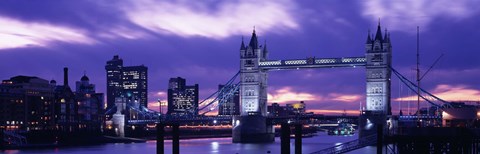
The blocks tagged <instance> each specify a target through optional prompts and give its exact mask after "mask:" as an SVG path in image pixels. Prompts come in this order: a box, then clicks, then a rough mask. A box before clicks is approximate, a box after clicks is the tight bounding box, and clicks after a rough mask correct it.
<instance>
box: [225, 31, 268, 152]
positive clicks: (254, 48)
mask: <svg viewBox="0 0 480 154" xmlns="http://www.w3.org/2000/svg"><path fill="white" fill-rule="evenodd" d="M267 55H268V52H267V46H266V44H264V46H263V48H262V47H261V46H259V44H258V38H257V35H256V33H255V29H254V30H253V33H252V37H251V38H250V42H249V43H248V45H245V44H244V42H243V38H242V44H241V46H240V116H236V117H234V118H233V132H232V133H233V142H237V143H238V142H241V143H252V142H273V141H274V129H273V126H272V125H267V123H266V116H267V75H268V74H267V70H264V69H261V68H260V67H259V63H260V61H265V60H266V59H267Z"/></svg>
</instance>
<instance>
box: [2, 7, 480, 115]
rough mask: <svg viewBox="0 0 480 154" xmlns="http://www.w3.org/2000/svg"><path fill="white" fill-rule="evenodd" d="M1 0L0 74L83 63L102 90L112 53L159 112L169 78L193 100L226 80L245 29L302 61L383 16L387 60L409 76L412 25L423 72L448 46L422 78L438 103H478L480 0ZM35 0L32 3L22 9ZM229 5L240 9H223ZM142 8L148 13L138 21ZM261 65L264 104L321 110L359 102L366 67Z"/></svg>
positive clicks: (336, 52) (332, 52) (399, 94)
mask: <svg viewBox="0 0 480 154" xmlns="http://www.w3.org/2000/svg"><path fill="white" fill-rule="evenodd" d="M0 3H3V4H2V5H0V7H1V8H2V9H0V23H1V24H2V25H4V26H1V27H0V32H1V33H0V36H2V37H0V38H1V39H0V61H1V62H0V70H2V73H1V74H0V79H9V78H10V77H13V76H17V75H27V76H38V77H40V78H44V79H47V80H50V79H52V78H53V79H55V80H57V81H60V80H61V79H62V73H61V69H62V68H63V67H69V68H70V73H71V76H75V77H80V76H82V75H83V73H84V71H86V72H87V74H88V76H89V77H90V82H91V83H93V84H95V85H96V88H97V91H98V92H101V93H106V80H105V76H106V75H105V70H104V65H105V61H107V60H109V59H111V57H112V56H113V55H117V54H118V55H119V56H120V57H123V59H124V60H125V61H124V62H125V65H127V66H131V65H142V64H144V65H145V66H147V67H148V68H149V71H150V73H149V77H148V78H149V81H148V83H149V85H148V87H149V95H148V98H149V103H150V105H149V106H150V107H151V108H152V109H157V108H158V106H156V103H157V99H161V100H162V101H166V100H167V94H166V93H167V89H168V79H169V78H171V77H177V76H180V77H183V78H186V79H188V80H189V82H190V83H198V84H199V85H200V87H201V88H200V91H201V92H200V100H202V99H203V98H205V97H206V96H207V95H209V94H211V93H213V92H215V91H216V90H217V88H218V87H217V86H218V84H224V82H227V80H228V79H229V78H230V77H231V76H233V75H235V73H236V72H237V71H238V68H239V63H238V59H239V56H238V47H239V46H240V43H241V40H242V37H243V38H244V39H245V41H246V42H248V38H249V37H250V34H251V32H252V29H253V26H255V29H256V31H257V35H259V42H261V43H262V44H263V42H264V41H265V40H266V42H267V44H268V48H269V56H270V58H269V59H300V58H306V57H317V58H330V57H351V56H364V54H365V53H364V44H365V40H366V38H367V33H368V31H369V30H370V31H371V33H374V31H375V30H376V26H377V24H378V22H380V23H381V25H382V28H388V31H389V32H390V33H391V37H392V45H393V53H392V54H393V67H394V68H396V69H397V70H399V71H400V72H401V73H403V74H404V75H406V76H408V77H413V75H414V72H413V70H412V69H413V68H414V66H415V50H416V27H417V26H420V54H421V57H420V58H421V59H420V64H421V69H422V74H423V73H424V72H425V71H426V70H427V69H428V68H429V67H430V65H431V64H432V63H433V62H434V61H435V59H436V58H437V57H438V56H440V55H441V54H442V53H444V54H445V55H444V56H443V57H442V59H440V61H439V62H438V63H437V65H436V66H434V68H433V70H432V71H431V72H430V73H429V74H428V75H426V77H425V79H424V80H423V82H422V86H423V87H425V89H426V90H428V91H430V92H432V93H433V94H437V95H439V96H440V97H441V98H444V99H446V100H451V101H454V100H473V101H480V81H479V80H478V79H476V78H478V76H479V75H480V68H478V66H479V64H480V62H478V61H477V60H476V59H477V58H478V57H479V56H480V55H479V53H478V52H476V51H478V50H479V49H480V44H478V43H476V41H478V40H480V31H479V30H477V28H476V27H478V26H480V20H478V19H479V14H480V11H478V9H475V8H474V6H478V3H479V2H472V1H459V2H457V3H455V4H452V5H445V3H448V2H447V1H438V2H432V4H431V5H429V4H426V3H424V2H414V1H409V2H404V3H400V2H398V4H397V3H392V4H381V3H380V2H378V1H369V2H354V3H349V4H347V5H344V4H343V3H338V2H326V3H323V4H320V3H317V2H314V1H307V2H302V3H300V2H295V1H288V0H286V1H278V2H272V1H264V2H258V4H257V5H256V6H255V7H258V8H259V9H254V10H249V9H247V8H253V7H254V5H253V3H247V2H240V1H238V2H237V1H235V2H219V3H217V2H213V1H207V2H154V1H148V0H144V1H140V2H138V3H134V5H128V4H130V3H133V2H130V1H127V2H116V3H113V4H106V3H103V2H54V3H56V5H54V6H50V5H49V2H38V3H25V5H15V4H14V3H11V4H9V2H0ZM152 4H159V5H152ZM160 4H161V5H160ZM212 4H213V5H212ZM35 5H39V7H36V9H33V10H29V9H26V8H28V7H33V6H35ZM395 5H397V6H398V5H400V6H405V7H406V8H405V9H403V8H399V7H395ZM59 6H63V7H62V8H60V7H59ZM232 6H240V7H238V8H235V9H233V10H229V9H228V8H230V7H232ZM449 6H451V7H449ZM410 7H411V8H410ZM87 8H88V9H91V10H92V11H85V9H87ZM175 8H180V9H178V10H176V9H175ZM261 8H263V9H261ZM47 10H50V11H47ZM165 10H167V11H165ZM168 10H170V11H172V12H168ZM345 10H350V11H345ZM248 11H252V12H248ZM79 12H80V13H79ZM404 12H411V13H412V14H408V13H404ZM249 13H252V14H262V15H255V16H253V15H249ZM59 14H61V15H59ZM117 14H119V15H117ZM419 14H422V15H423V16H418V15H419ZM149 15H157V17H155V19H157V20H154V21H146V20H145V19H148V18H146V16H149ZM172 17H176V18H172ZM252 17H255V18H258V19H251V18H252ZM182 18H184V19H185V20H178V19H182ZM378 18H380V21H378V20H379V19H378ZM157 21H158V22H157ZM217 21H218V22H217ZM173 25H175V26H173ZM195 25H196V26H195ZM383 30H384V29H382V32H383ZM12 66H14V67H12ZM269 74H270V76H269V78H268V80H269V82H268V85H269V88H268V99H269V100H268V102H269V104H271V103H273V102H276V103H281V104H285V103H293V102H299V101H305V103H306V104H307V105H308V107H309V109H315V111H317V112H319V113H328V112H334V113H343V111H344V109H346V110H347V111H351V113H354V112H353V111H358V108H359V103H360V102H363V103H365V69H364V68H358V69H350V68H341V69H317V70H300V71H295V70H291V71H281V72H275V71H273V72H270V73H269ZM75 79H76V78H75ZM392 80H393V81H392V108H394V109H393V110H392V112H394V114H397V110H396V108H397V107H398V100H399V98H404V99H402V100H405V97H408V96H411V95H413V93H412V92H410V95H409V94H408V93H407V92H406V87H405V86H403V91H402V90H400V89H401V87H399V86H398V85H399V84H401V83H399V81H398V80H397V79H396V78H395V77H392ZM70 84H71V85H70V86H71V87H73V85H72V83H70ZM292 98H294V99H292ZM402 104H403V107H406V104H405V103H402ZM157 105H158V104H157ZM413 105H414V103H412V106H413ZM337 111H338V112H337ZM404 113H405V112H404Z"/></svg>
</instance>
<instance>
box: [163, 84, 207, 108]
mask: <svg viewBox="0 0 480 154" xmlns="http://www.w3.org/2000/svg"><path fill="white" fill-rule="evenodd" d="M198 93H199V91H198V84H195V85H193V86H187V85H186V80H185V79H183V78H181V77H177V78H170V80H169V81H168V111H167V114H170V115H179V116H184V115H198Z"/></svg>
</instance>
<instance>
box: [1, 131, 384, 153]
mask: <svg viewBox="0 0 480 154" xmlns="http://www.w3.org/2000/svg"><path fill="white" fill-rule="evenodd" d="M355 139H357V135H352V136H328V135H326V133H323V132H319V133H318V134H317V136H314V137H310V138H303V144H302V149H303V153H311V152H315V151H318V150H321V149H324V148H328V147H331V146H334V145H335V144H339V143H343V142H347V141H351V140H355ZM294 142H295V140H294V139H291V141H290V149H291V153H294V144H295V143H294ZM171 151H172V142H171V141H170V140H166V141H165V153H167V154H168V153H171ZM268 151H270V153H272V154H278V153H280V138H275V142H274V143H268V144H240V143H232V138H209V139H188V140H180V153H182V154H203V153H205V154H208V153H214V154H236V153H238V154H266V153H267V152H268ZM3 152H4V153H7V154H20V153H31V154H33V153H35V154H47V153H48V154H50V153H52V154H130V153H131V154H154V153H156V141H149V142H146V143H132V144H123V143H116V144H105V145H97V146H79V147H62V148H54V149H41V150H8V151H3ZM375 152H376V151H375V147H365V148H363V149H359V150H356V151H353V152H350V153H375Z"/></svg>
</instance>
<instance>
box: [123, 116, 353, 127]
mask: <svg viewBox="0 0 480 154" xmlns="http://www.w3.org/2000/svg"><path fill="white" fill-rule="evenodd" d="M309 120H310V121H311V120H320V121H345V122H349V123H357V122H358V116H344V115H338V116H335V115H298V116H267V122H268V123H271V124H280V123H285V122H289V121H290V122H298V121H300V122H301V123H305V124H310V123H309V122H307V121H309ZM213 121H216V122H217V123H231V122H232V116H196V117H174V116H163V117H161V119H135V120H133V119H131V120H127V124H129V125H146V124H156V123H160V122H162V123H165V124H173V123H176V124H191V123H212V122H213Z"/></svg>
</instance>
